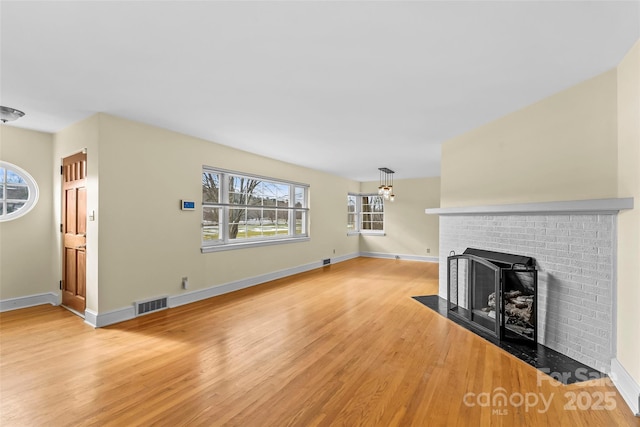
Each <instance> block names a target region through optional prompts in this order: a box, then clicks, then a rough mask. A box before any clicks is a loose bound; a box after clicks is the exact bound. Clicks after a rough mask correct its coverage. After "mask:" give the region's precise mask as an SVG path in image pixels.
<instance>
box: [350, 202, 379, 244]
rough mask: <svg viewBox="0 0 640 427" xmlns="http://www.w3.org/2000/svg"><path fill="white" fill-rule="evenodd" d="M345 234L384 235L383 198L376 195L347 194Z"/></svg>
mask: <svg viewBox="0 0 640 427" xmlns="http://www.w3.org/2000/svg"><path fill="white" fill-rule="evenodd" d="M347 233H348V234H356V233H360V234H365V233H366V234H384V197H383V196H380V195H378V194H348V195H347Z"/></svg>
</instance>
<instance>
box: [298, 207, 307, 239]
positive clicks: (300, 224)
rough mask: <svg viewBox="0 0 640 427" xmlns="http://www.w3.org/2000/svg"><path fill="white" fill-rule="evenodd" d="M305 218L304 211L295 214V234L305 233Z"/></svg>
mask: <svg viewBox="0 0 640 427" xmlns="http://www.w3.org/2000/svg"><path fill="white" fill-rule="evenodd" d="M306 217H307V215H306V212H304V211H297V212H296V227H295V233H296V234H305V233H306V221H305V219H306Z"/></svg>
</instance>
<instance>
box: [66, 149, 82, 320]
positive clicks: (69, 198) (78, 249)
mask: <svg viewBox="0 0 640 427" xmlns="http://www.w3.org/2000/svg"><path fill="white" fill-rule="evenodd" d="M86 176H87V155H86V154H85V153H78V154H74V155H73V156H70V157H67V158H65V159H63V160H62V194H63V196H62V233H63V241H64V251H63V256H62V304H63V305H64V306H66V307H69V308H71V309H73V310H75V311H77V312H78V313H80V314H84V309H85V299H86V296H87V294H86V291H87V290H86V286H85V285H86V280H85V278H86V262H85V260H86V247H87V234H86V233H87V187H86Z"/></svg>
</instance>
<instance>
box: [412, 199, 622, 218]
mask: <svg viewBox="0 0 640 427" xmlns="http://www.w3.org/2000/svg"><path fill="white" fill-rule="evenodd" d="M623 209H633V197H627V198H623V199H592V200H571V201H560V202H542V203H518V204H512V205H486V206H462V207H454V208H433V209H425V211H424V213H426V214H427V215H486V214H497V215H500V214H502V215H507V214H528V213H537V214H545V213H547V214H572V213H575V214H586V213H593V214H615V213H618V212H619V211H621V210H623Z"/></svg>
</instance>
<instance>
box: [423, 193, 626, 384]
mask: <svg viewBox="0 0 640 427" xmlns="http://www.w3.org/2000/svg"><path fill="white" fill-rule="evenodd" d="M632 206H633V202H632V201H630V200H629V199H606V200H590V201H577V202H551V203H537V204H535V203H534V204H522V205H501V206H484V207H477V208H470V207H465V208H442V209H427V211H426V212H427V213H428V214H438V215H440V287H439V295H440V297H442V298H446V297H447V256H448V255H449V254H450V253H451V251H453V252H455V253H456V254H461V253H463V252H464V251H465V249H467V248H469V247H473V248H481V249H486V250H490V251H498V252H507V253H518V254H522V255H525V256H529V257H533V258H535V259H536V261H537V268H538V303H537V305H538V308H537V318H538V335H537V336H538V342H539V343H540V344H543V345H545V346H547V347H549V348H551V349H553V350H556V351H558V352H560V353H562V354H565V355H567V356H569V357H571V358H573V359H575V360H578V361H579V362H582V363H584V364H585V365H588V366H591V367H593V368H596V369H600V370H602V371H605V372H608V371H609V370H610V363H611V359H612V358H613V357H614V354H615V323H614V319H615V305H614V301H615V278H616V271H615V268H616V253H615V251H616V233H617V230H616V216H617V213H618V211H619V210H620V209H626V208H630V207H632Z"/></svg>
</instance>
